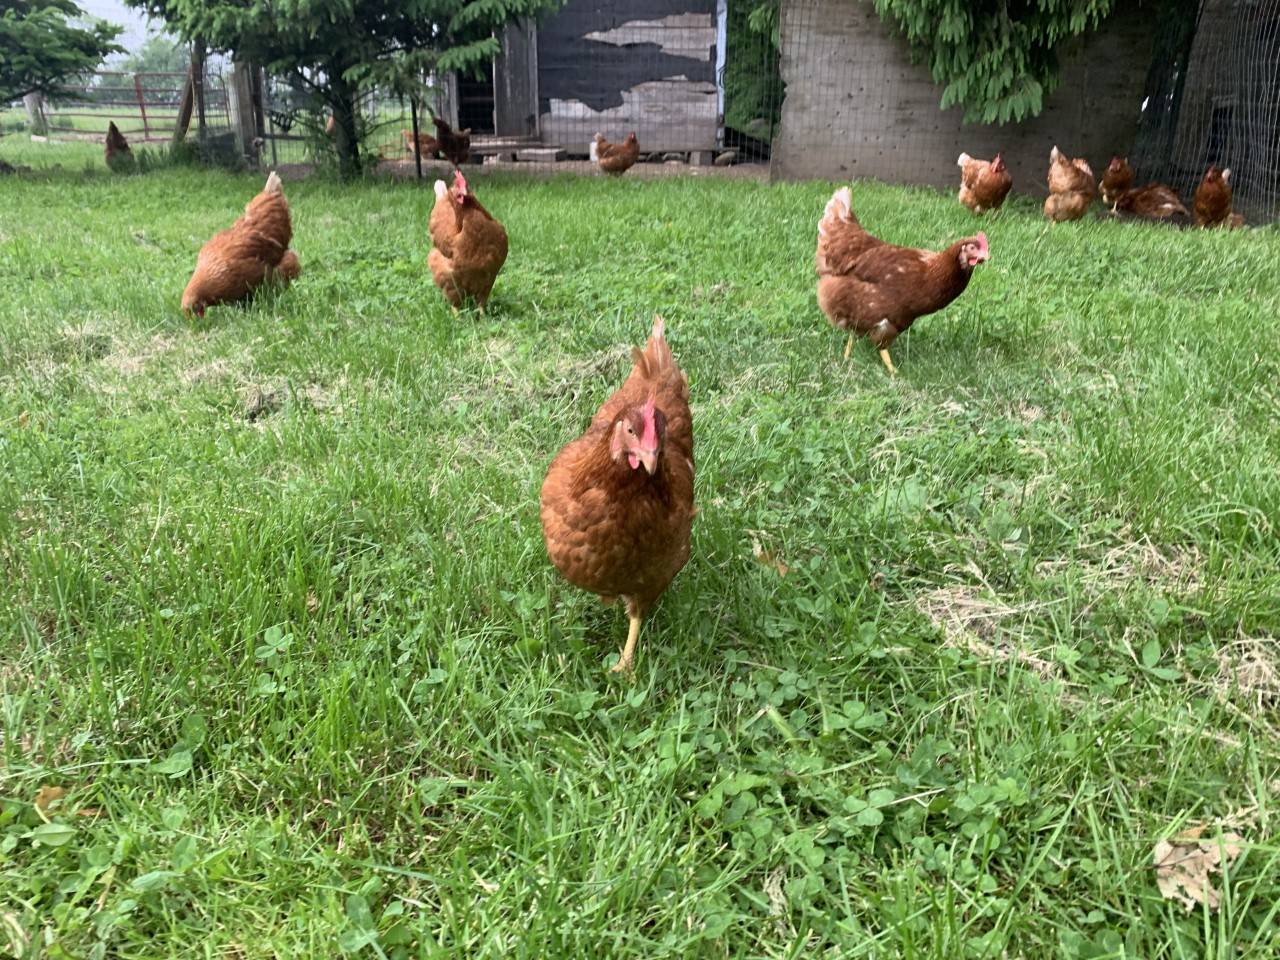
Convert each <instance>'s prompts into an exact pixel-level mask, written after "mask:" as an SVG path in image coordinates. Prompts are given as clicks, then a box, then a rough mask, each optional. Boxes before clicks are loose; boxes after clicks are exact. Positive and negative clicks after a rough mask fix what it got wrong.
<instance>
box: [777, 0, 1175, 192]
mask: <svg viewBox="0 0 1280 960" xmlns="http://www.w3.org/2000/svg"><path fill="white" fill-rule="evenodd" d="M1151 36H1152V21H1151V13H1150V11H1146V10H1138V11H1132V12H1129V13H1125V14H1119V15H1116V16H1114V17H1112V18H1111V20H1110V21H1109V22H1108V23H1107V24H1106V25H1105V26H1104V27H1103V28H1102V29H1101V30H1099V31H1098V32H1097V33H1095V34H1093V35H1092V36H1091V37H1089V38H1088V39H1087V40H1086V41H1084V42H1081V43H1077V44H1075V45H1074V46H1073V47H1072V48H1071V49H1069V50H1068V51H1067V52H1066V54H1065V56H1064V58H1063V71H1062V83H1061V85H1060V86H1059V87H1058V89H1057V90H1056V91H1055V92H1054V94H1053V95H1052V96H1051V97H1049V98H1048V99H1047V100H1046V102H1045V109H1044V111H1043V113H1041V115H1040V116H1039V117H1036V118H1034V119H1031V120H1028V121H1026V122H1023V123H1020V124H1007V125H1005V126H1003V127H1001V126H995V125H981V124H964V123H962V122H961V118H962V116H963V111H961V110H960V109H958V108H953V109H950V110H945V111H944V110H940V109H938V102H939V100H940V99H941V97H942V91H941V89H940V88H939V87H937V86H935V85H934V83H933V80H932V78H931V77H930V76H929V70H928V67H927V66H926V65H924V64H913V63H912V62H911V58H910V54H909V52H908V49H907V45H906V42H905V41H903V40H902V39H901V38H900V37H899V36H898V35H897V34H896V33H894V32H891V30H890V28H889V27H888V26H886V25H885V24H884V22H883V21H881V19H880V18H879V17H878V16H877V15H876V13H875V10H874V9H873V8H872V6H871V4H870V3H869V2H865V0H857V2H855V0H786V2H785V3H784V4H783V15H782V49H781V55H782V57H781V60H782V79H783V82H784V83H785V85H786V98H785V99H784V101H783V105H782V121H781V124H780V128H779V133H778V136H777V137H776V139H775V141H774V152H773V173H774V176H777V177H781V178H785V179H800V178H822V179H832V180H847V179H850V178H853V177H873V178H876V179H880V180H886V181H889V182H893V183H914V184H931V185H934V186H938V187H953V186H956V185H958V184H959V180H960V174H959V170H958V169H957V167H956V157H957V156H959V154H960V153H961V152H962V151H967V152H968V153H970V154H973V155H974V156H978V157H986V158H989V157H991V156H992V155H993V154H995V152H996V151H997V150H1000V151H1003V153H1004V157H1005V160H1006V161H1007V163H1008V165H1009V168H1010V172H1011V173H1012V175H1013V182H1014V189H1015V190H1016V191H1018V192H1022V193H1040V194H1044V193H1045V192H1046V186H1045V173H1046V171H1047V169H1048V165H1049V150H1050V149H1051V148H1052V147H1053V145H1054V144H1055V143H1056V144H1057V145H1058V146H1060V147H1061V148H1062V150H1063V151H1065V152H1067V153H1069V154H1071V155H1072V156H1082V155H1083V156H1085V157H1087V158H1088V159H1089V161H1090V163H1091V164H1092V165H1093V168H1094V170H1095V171H1096V172H1098V173H1099V175H1100V174H1101V171H1102V169H1103V168H1105V166H1106V164H1107V161H1108V160H1109V159H1110V158H1111V155H1112V154H1113V153H1120V154H1124V153H1127V152H1128V150H1129V148H1130V145H1131V144H1132V143H1133V138H1134V133H1135V131H1136V129H1137V122H1138V118H1139V115H1140V113H1141V109H1142V97H1143V85H1144V82H1145V80H1146V75H1147V70H1148V68H1149V66H1150V64H1151Z"/></svg>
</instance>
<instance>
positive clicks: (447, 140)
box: [431, 115, 471, 167]
mask: <svg viewBox="0 0 1280 960" xmlns="http://www.w3.org/2000/svg"><path fill="white" fill-rule="evenodd" d="M431 122H432V123H434V124H435V125H436V149H437V150H439V151H440V153H441V154H442V155H443V156H444V158H445V159H446V160H448V161H449V162H450V163H452V164H453V165H454V166H455V167H460V166H462V165H463V164H464V163H466V162H467V161H468V160H470V159H471V128H470V127H467V129H465V130H454V129H453V127H451V126H449V123H448V121H447V120H444V119H443V118H441V117H437V116H434V115H433V116H432V117H431Z"/></svg>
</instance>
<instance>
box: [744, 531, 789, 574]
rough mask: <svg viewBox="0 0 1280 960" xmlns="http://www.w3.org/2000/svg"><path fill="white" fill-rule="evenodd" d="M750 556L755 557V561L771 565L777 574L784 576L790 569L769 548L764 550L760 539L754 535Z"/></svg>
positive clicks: (767, 565)
mask: <svg viewBox="0 0 1280 960" xmlns="http://www.w3.org/2000/svg"><path fill="white" fill-rule="evenodd" d="M751 556H753V557H755V558H756V563H758V564H761V565H762V566H766V567H773V569H775V570H777V571H778V576H780V577H785V576H786V575H787V572H788V571H789V570H790V569H791V568H790V567H788V566H787V565H786V564H785V563H783V562H782V561H781V560H780V559H779V558H778V557H777V556H776V555H775V554H774V553H773V551H771V550H766V549H765V548H764V547H762V546H760V541H759V540H756V539H755V538H754V537H753V538H752V540H751Z"/></svg>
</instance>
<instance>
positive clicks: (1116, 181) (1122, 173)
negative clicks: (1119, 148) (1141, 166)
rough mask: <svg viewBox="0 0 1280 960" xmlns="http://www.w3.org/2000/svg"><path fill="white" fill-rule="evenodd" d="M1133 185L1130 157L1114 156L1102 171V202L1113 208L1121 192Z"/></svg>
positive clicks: (1100, 182) (1099, 185) (1100, 185)
mask: <svg viewBox="0 0 1280 960" xmlns="http://www.w3.org/2000/svg"><path fill="white" fill-rule="evenodd" d="M1132 186H1133V167H1131V166H1129V158H1128V157H1112V158H1111V162H1110V163H1109V164H1107V169H1106V170H1105V171H1103V173H1102V180H1101V181H1099V183H1098V189H1099V190H1100V191H1101V193H1102V202H1103V203H1105V204H1106V205H1107V206H1108V207H1111V209H1112V210H1114V209H1115V205H1116V200H1117V199H1119V197H1120V194H1122V193H1124V192H1125V191H1126V190H1128V189H1129V188H1130V187H1132Z"/></svg>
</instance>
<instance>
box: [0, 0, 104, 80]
mask: <svg viewBox="0 0 1280 960" xmlns="http://www.w3.org/2000/svg"><path fill="white" fill-rule="evenodd" d="M119 33H120V28H119V27H115V26H112V25H110V24H107V23H102V22H100V21H95V22H90V21H88V20H87V19H86V18H85V16H84V13H83V11H81V9H80V8H79V7H77V6H76V5H75V4H74V3H73V2H72V0H5V2H4V4H3V5H0V104H3V103H8V102H9V101H11V100H18V99H20V98H21V97H25V96H26V95H27V94H28V93H43V94H45V95H46V96H51V97H54V96H57V95H58V93H59V91H60V90H61V88H62V85H63V84H64V83H65V82H66V81H67V80H68V79H70V78H71V77H73V76H75V75H76V74H80V73H84V72H85V71H88V70H92V69H93V68H94V67H96V66H97V65H98V64H100V63H101V62H102V60H103V58H104V57H106V56H107V55H108V54H111V53H116V52H118V51H119V50H120V47H118V46H116V44H115V43H114V42H113V41H114V40H115V38H116V37H117V36H118V35H119Z"/></svg>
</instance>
